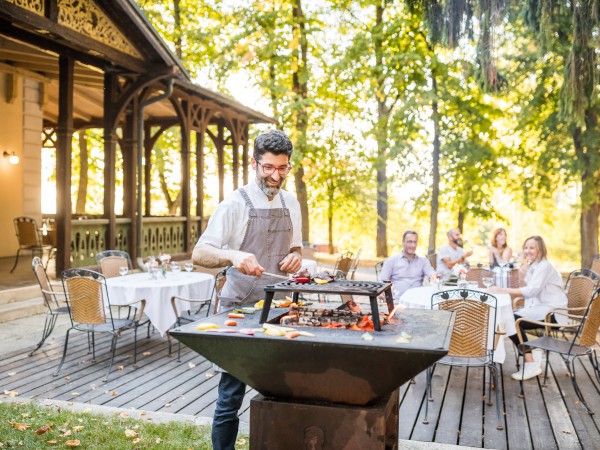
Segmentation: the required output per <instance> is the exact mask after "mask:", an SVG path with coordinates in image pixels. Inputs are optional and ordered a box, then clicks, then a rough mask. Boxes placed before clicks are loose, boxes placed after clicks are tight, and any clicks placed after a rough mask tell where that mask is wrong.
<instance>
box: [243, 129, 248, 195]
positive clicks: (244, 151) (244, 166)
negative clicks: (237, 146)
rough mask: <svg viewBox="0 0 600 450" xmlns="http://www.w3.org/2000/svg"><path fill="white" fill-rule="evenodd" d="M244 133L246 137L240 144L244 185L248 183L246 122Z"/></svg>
mask: <svg viewBox="0 0 600 450" xmlns="http://www.w3.org/2000/svg"><path fill="white" fill-rule="evenodd" d="M244 135H245V136H246V137H245V139H244V143H243V146H242V181H243V184H244V186H245V185H247V184H248V162H249V157H248V124H246V125H245V132H244Z"/></svg>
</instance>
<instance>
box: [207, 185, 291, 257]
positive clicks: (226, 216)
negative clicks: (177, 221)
mask: <svg viewBox="0 0 600 450" xmlns="http://www.w3.org/2000/svg"><path fill="white" fill-rule="evenodd" d="M243 189H244V190H245V191H246V193H247V194H248V197H249V198H250V201H251V202H252V205H254V208H255V209H276V208H281V207H282V206H281V195H283V197H284V199H285V206H286V207H287V208H288V209H289V211H290V218H291V220H292V228H293V231H292V242H291V244H290V245H291V248H293V247H302V219H301V215H300V203H298V200H297V199H296V197H294V196H293V195H292V194H290V193H289V192H286V191H284V190H280V191H279V194H277V195H276V196H275V197H273V200H269V198H268V197H267V195H266V194H265V193H264V192H263V191H261V189H260V187H259V186H258V184H257V182H256V180H253V181H251V182H250V183H249V184H247V185H246V186H244V187H243ZM249 211H250V208H249V207H248V206H247V205H246V202H245V201H244V198H243V197H242V194H240V193H239V192H238V190H236V191H234V192H233V194H231V195H230V196H229V197H227V198H226V199H225V200H223V201H222V202H221V203H219V205H218V206H217V209H216V210H215V212H214V214H213V215H212V216H211V217H210V220H209V221H208V225H207V227H206V230H204V233H202V236H200V239H198V242H197V243H196V247H198V246H200V245H203V244H210V245H212V246H213V247H216V248H220V249H226V250H239V249H240V247H241V246H242V241H243V240H244V236H245V234H246V228H247V226H248V217H249Z"/></svg>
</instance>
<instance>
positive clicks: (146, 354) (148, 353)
mask: <svg viewBox="0 0 600 450" xmlns="http://www.w3.org/2000/svg"><path fill="white" fill-rule="evenodd" d="M151 354H152V352H144V353H142V355H144V356H150V355H151Z"/></svg>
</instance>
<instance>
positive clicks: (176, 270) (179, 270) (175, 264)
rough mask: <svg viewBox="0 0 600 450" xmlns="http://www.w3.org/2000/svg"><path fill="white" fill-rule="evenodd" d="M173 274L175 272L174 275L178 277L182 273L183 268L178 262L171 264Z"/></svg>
mask: <svg viewBox="0 0 600 450" xmlns="http://www.w3.org/2000/svg"><path fill="white" fill-rule="evenodd" d="M171 272H173V275H177V274H178V273H179V272H181V267H180V266H179V264H177V263H176V262H174V263H171Z"/></svg>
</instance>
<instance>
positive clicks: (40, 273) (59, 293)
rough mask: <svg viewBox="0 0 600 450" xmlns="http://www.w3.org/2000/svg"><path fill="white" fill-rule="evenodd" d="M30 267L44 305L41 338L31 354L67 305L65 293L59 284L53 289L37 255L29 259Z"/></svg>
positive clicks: (66, 311) (42, 343)
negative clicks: (44, 318)
mask: <svg viewBox="0 0 600 450" xmlns="http://www.w3.org/2000/svg"><path fill="white" fill-rule="evenodd" d="M31 268H32V269H33V273H34V275H35V278H36V280H37V282H38V284H39V285H40V289H41V291H42V297H43V298H44V305H45V306H46V320H45V322H44V330H43V331H42V339H41V340H40V341H39V342H38V344H37V346H36V347H35V348H34V349H33V350H32V351H31V352H30V353H29V356H32V355H33V354H34V353H35V352H36V351H38V350H39V349H40V348H41V347H42V345H44V342H45V341H46V339H48V337H49V336H50V335H51V334H52V331H53V330H54V326H55V325H56V320H57V319H58V317H59V316H62V315H68V314H69V308H68V306H67V294H66V293H65V291H64V290H63V287H62V286H60V290H54V288H55V287H58V286H55V285H54V286H53V285H52V283H50V279H49V278H48V274H46V268H45V267H44V263H43V262H42V259H41V258H40V257H39V256H35V257H34V258H33V260H32V261H31Z"/></svg>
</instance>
